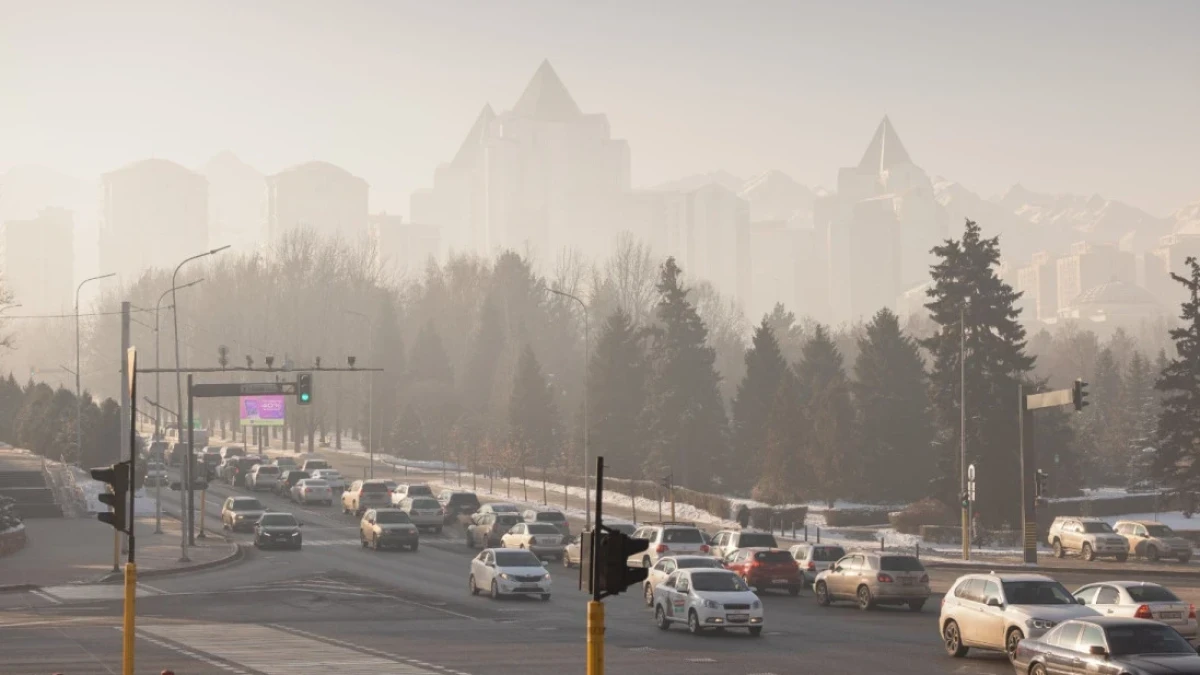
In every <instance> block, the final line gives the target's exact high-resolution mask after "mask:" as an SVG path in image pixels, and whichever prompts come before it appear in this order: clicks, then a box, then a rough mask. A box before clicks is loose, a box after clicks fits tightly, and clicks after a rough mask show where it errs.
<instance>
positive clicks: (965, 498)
mask: <svg viewBox="0 0 1200 675" xmlns="http://www.w3.org/2000/svg"><path fill="white" fill-rule="evenodd" d="M959 501H961V502H962V507H963V508H964V509H966V508H970V506H971V495H970V493H968V492H964V493H962V494H960V495H959Z"/></svg>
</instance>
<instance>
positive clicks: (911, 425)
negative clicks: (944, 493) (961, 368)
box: [853, 309, 935, 503]
mask: <svg viewBox="0 0 1200 675" xmlns="http://www.w3.org/2000/svg"><path fill="white" fill-rule="evenodd" d="M854 378H855V383H854V387H853V391H854V400H855V404H856V408H857V409H858V422H859V430H860V431H859V433H860V438H861V441H862V446H861V447H862V450H861V457H860V459H861V462H862V464H861V465H862V467H863V470H864V474H865V475H864V476H863V489H864V491H865V493H866V494H868V495H871V496H872V497H875V498H877V499H879V500H882V501H887V502H895V503H899V502H907V501H915V500H917V499H920V498H921V497H923V496H925V495H926V494H928V488H929V486H928V481H929V476H930V475H931V474H932V473H933V471H934V469H935V466H934V456H933V452H932V443H933V420H932V418H931V411H930V408H929V399H928V382H927V379H926V376H925V363H924V361H922V360H921V354H920V352H919V351H918V348H917V344H916V342H915V341H914V340H913V339H912V338H910V337H908V336H907V335H905V334H904V333H903V332H902V331H901V330H900V321H899V319H898V318H897V317H896V315H895V314H893V313H892V312H891V311H890V310H887V309H882V310H880V311H879V312H878V313H877V314H876V315H875V316H874V318H872V319H871V322H870V323H868V324H867V326H866V333H865V335H863V336H862V337H860V338H859V340H858V359H857V360H855V362H854Z"/></svg>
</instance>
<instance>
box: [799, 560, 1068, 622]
mask: <svg viewBox="0 0 1200 675" xmlns="http://www.w3.org/2000/svg"><path fill="white" fill-rule="evenodd" d="M1056 583H1057V582H1056ZM813 593H814V594H816V596H817V604H818V605H821V606H823V607H827V606H829V604H831V603H833V602H837V601H839V600H852V601H854V602H856V603H858V608H859V609H862V610H870V609H874V608H875V606H876V605H908V608H909V609H910V610H912V611H914V612H919V611H921V608H923V607H924V606H925V602H926V601H927V600H928V599H929V593H930V590H929V575H928V574H926V573H925V566H924V565H922V564H921V561H920V560H917V559H916V558H915V557H914V556H911V555H896V554H887V553H851V554H849V555H847V556H846V557H844V558H842V559H841V560H839V561H837V562H836V563H834V565H833V567H830V568H829V569H827V570H825V571H824V572H821V573H820V574H818V575H817V582H816V583H815V584H814V585H813Z"/></svg>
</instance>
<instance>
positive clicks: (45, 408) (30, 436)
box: [0, 374, 128, 467]
mask: <svg viewBox="0 0 1200 675" xmlns="http://www.w3.org/2000/svg"><path fill="white" fill-rule="evenodd" d="M76 401H77V399H76V397H75V392H72V391H70V390H68V389H63V388H59V389H57V390H56V389H51V388H50V387H49V386H47V385H45V384H43V383H38V382H33V381H29V382H27V383H26V384H25V385H24V386H22V385H21V384H20V383H18V382H17V380H16V378H15V377H13V376H12V375H11V374H10V375H9V376H8V377H7V378H0V441H3V442H4V443H7V444H9V445H12V446H15V447H20V448H25V449H27V450H30V451H31V452H33V453H35V454H37V455H41V456H42V457H46V458H48V459H53V460H57V461H63V462H67V463H72V464H79V465H81V466H85V467H91V466H104V465H107V464H112V463H114V462H117V461H120V460H121V459H123V458H124V457H126V456H127V454H128V453H127V452H125V453H122V452H120V445H121V408H120V405H119V404H118V403H117V402H116V401H114V400H113V399H111V398H106V399H104V401H102V402H101V403H99V404H97V403H96V401H95V399H93V398H92V395H91V394H90V393H88V392H84V393H83V398H82V400H81V401H80V404H81V405H80V406H77V405H76ZM77 429H79V430H81V431H82V434H81V435H80V436H79V437H78V438H77V436H76V430H77ZM80 441H82V447H80Z"/></svg>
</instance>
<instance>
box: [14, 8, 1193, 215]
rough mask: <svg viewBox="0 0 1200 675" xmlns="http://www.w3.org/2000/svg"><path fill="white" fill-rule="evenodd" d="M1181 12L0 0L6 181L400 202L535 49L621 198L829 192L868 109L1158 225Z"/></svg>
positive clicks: (937, 142)
mask: <svg viewBox="0 0 1200 675" xmlns="http://www.w3.org/2000/svg"><path fill="white" fill-rule="evenodd" d="M1197 26H1200V2H1190V1H1187V0H1182V1H1180V2H1138V3H1134V2H1120V3H1118V2H1099V1H1096V0H1088V1H1086V2H1053V1H1051V2H1046V1H1045V0H1041V1H1035V2H1024V1H1009V2H986V3H984V2H966V1H961V0H960V1H955V2H933V1H929V0H921V1H920V2H853V1H850V2H847V1H836V0H835V1H830V2H822V3H804V2H799V1H781V2H763V1H755V2H745V1H738V2H734V1H730V2H697V1H695V0H693V1H690V2H668V1H665V0H653V1H652V2H644V1H643V2H603V3H569V2H524V1H517V0H512V1H506V2H449V1H444V0H437V1H435V2H429V1H426V0H422V1H420V2H403V1H400V0H374V1H368V0H358V1H352V0H339V1H338V2H333V1H332V0H330V1H326V2H316V1H308V0H287V1H275V0H253V1H251V2H247V1H245V0H237V1H230V0H197V1H194V2H181V1H172V0H165V1H164V0H157V1H154V2H140V1H133V0H106V1H105V2H95V1H93V0H82V1H79V2H63V1H58V0H0V171H3V170H5V169H7V168H8V167H10V166H13V165H16V164H26V163H39V164H44V165H47V166H51V167H54V168H56V169H58V170H60V171H63V172H65V173H68V174H71V175H73V176H77V177H80V178H85V179H93V178H94V177H95V176H96V175H97V174H99V173H101V172H103V171H106V170H109V169H112V168H115V167H117V166H119V165H121V164H124V163H126V162H128V161H131V160H135V159H139V158H143V157H147V156H158V157H166V158H170V159H174V160H176V161H179V162H181V163H183V164H186V165H188V166H193V167H196V166H199V165H200V164H202V163H203V162H204V161H205V160H207V159H208V158H209V157H211V156H212V155H214V154H215V153H217V152H218V151H220V150H224V149H229V150H233V151H234V152H235V153H236V154H238V155H239V156H240V157H241V158H242V159H244V160H246V161H248V162H250V163H251V164H253V165H255V166H256V167H258V168H259V169H260V170H262V171H264V172H267V173H273V172H275V171H278V170H279V169H281V168H284V167H286V166H288V165H291V164H294V163H297V162H301V161H306V160H309V159H315V158H320V159H325V160H328V161H331V162H334V163H336V164H339V165H341V166H343V167H345V168H346V169H348V170H350V171H352V172H354V173H356V174H358V175H360V176H363V177H364V178H366V179H367V180H368V181H369V182H370V183H371V188H372V208H373V209H383V208H386V209H388V210H390V211H393V212H402V213H407V211H408V208H407V207H408V199H407V195H408V193H409V192H411V191H412V190H413V189H416V188H421V187H426V186H429V185H430V184H431V182H432V177H433V170H434V168H435V166H436V165H437V164H438V163H441V162H445V161H448V160H449V159H450V157H451V156H452V155H453V153H454V151H455V149H456V148H457V147H458V145H459V143H460V142H461V141H462V139H463V137H464V135H465V134H466V132H467V130H468V128H469V127H470V124H471V122H472V121H473V119H474V117H475V115H476V114H477V113H478V111H479V109H480V108H481V107H482V106H483V104H484V103H485V102H490V103H491V104H492V105H493V107H495V108H496V109H497V110H503V109H506V108H509V107H511V106H512V104H513V103H514V102H515V101H516V99H517V97H518V96H519V95H520V93H521V90H522V89H523V88H524V86H525V84H526V82H527V81H528V79H529V78H530V76H531V75H532V74H533V72H534V70H535V69H536V68H537V66H538V64H539V63H540V61H541V60H542V59H543V58H549V59H550V60H551V62H552V63H553V64H554V66H555V68H556V69H557V70H558V72H559V75H560V76H561V77H562V78H563V80H564V81H565V82H566V84H567V86H568V88H569V89H570V91H571V93H572V94H573V95H574V97H575V99H576V100H577V101H578V103H579V105H580V106H581V107H582V108H583V109H584V111H586V112H603V113H607V115H608V118H609V121H610V123H611V126H612V130H613V133H614V135H615V136H616V137H619V138H625V139H628V140H629V143H630V146H631V149H632V157H633V174H634V175H633V178H634V184H635V185H650V184H654V183H658V182H662V181H665V180H670V179H673V178H677V177H680V176H682V175H685V174H689V173H695V172H700V171H708V170H714V169H725V170H728V171H731V172H733V173H736V174H739V175H742V176H749V175H751V174H753V173H756V172H759V171H762V170H765V169H771V168H778V169H782V170H784V171H786V172H788V173H790V174H791V175H792V176H794V177H795V178H796V179H797V180H799V181H801V182H803V183H806V184H809V185H815V184H822V185H825V186H828V187H832V186H833V185H834V184H835V180H836V171H837V168H838V167H841V166H847V165H850V164H853V163H856V162H857V160H858V157H859V154H860V153H861V152H862V151H863V149H864V148H865V147H866V145H867V142H868V141H869V140H870V135H871V133H872V131H873V130H874V128H875V125H876V124H877V123H878V121H879V119H880V117H882V115H883V114H884V113H887V114H889V115H890V116H891V118H892V121H893V122H894V124H895V125H896V128H897V130H898V131H899V133H900V137H901V138H902V139H903V141H904V143H905V145H906V146H907V148H908V150H909V152H910V153H911V155H912V156H913V158H914V160H915V161H916V162H917V163H918V164H920V165H921V166H923V167H924V168H925V169H926V170H927V171H929V173H930V174H934V175H943V176H947V177H949V178H952V179H954V180H957V181H959V182H962V183H964V184H965V185H967V186H968V187H970V188H972V189H974V190H976V191H979V192H981V193H983V194H984V195H991V194H994V193H998V192H1001V191H1003V190H1004V189H1006V188H1007V187H1008V186H1009V185H1010V184H1012V183H1014V182H1017V181H1020V182H1022V183H1023V184H1025V185H1026V186H1027V187H1029V188H1031V189H1036V190H1042V191H1053V192H1059V191H1069V192H1075V193H1082V194H1090V193H1100V194H1103V195H1105V196H1108V197H1113V198H1118V199H1122V200H1126V201H1129V202H1132V203H1134V204H1136V205H1139V206H1142V207H1143V208H1146V209H1148V210H1150V211H1152V212H1155V213H1158V214H1165V213H1167V212H1169V211H1171V210H1174V209H1175V208H1178V207H1179V206H1181V205H1183V204H1184V203H1186V202H1190V201H1194V200H1197V199H1200V161H1197V158H1198V157H1200V129H1198V125H1197V121H1198V120H1200V40H1197V39H1196V28H1197Z"/></svg>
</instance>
